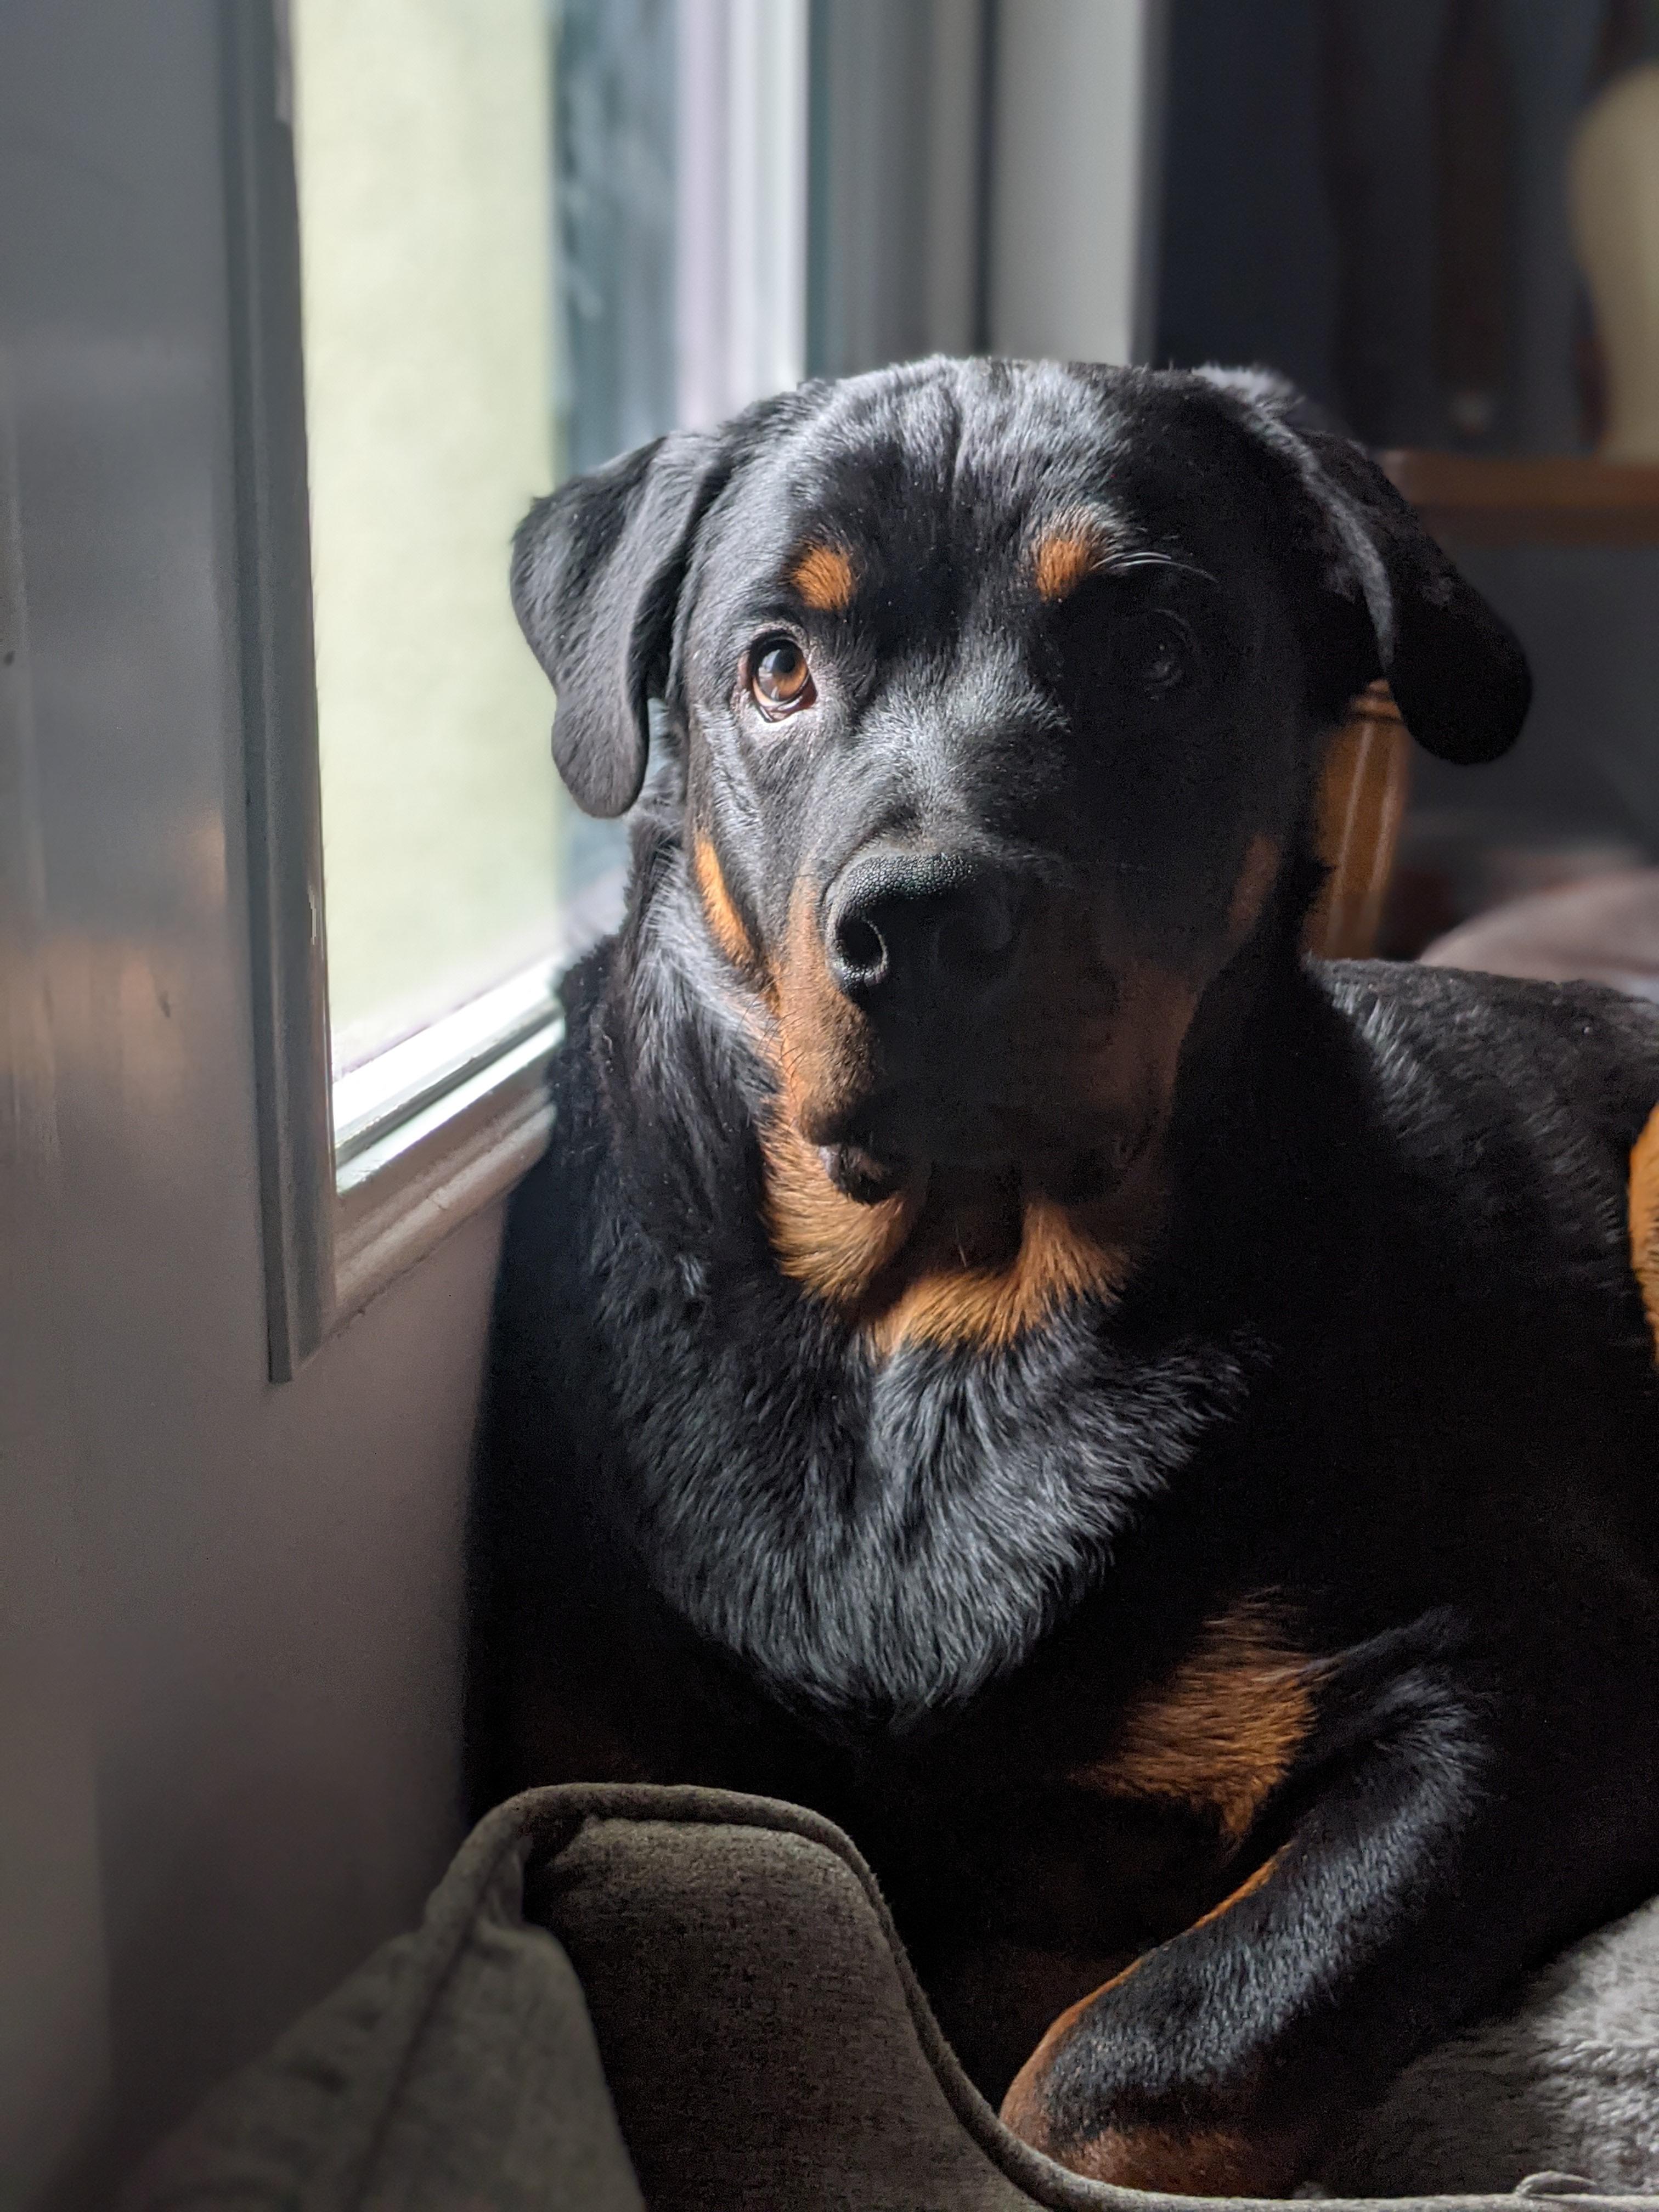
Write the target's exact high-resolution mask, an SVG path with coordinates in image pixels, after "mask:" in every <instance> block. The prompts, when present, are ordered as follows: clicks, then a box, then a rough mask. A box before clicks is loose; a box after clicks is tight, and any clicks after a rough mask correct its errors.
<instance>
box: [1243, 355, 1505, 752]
mask: <svg viewBox="0 0 1659 2212" xmlns="http://www.w3.org/2000/svg"><path fill="white" fill-rule="evenodd" d="M1200 374H1201V375H1202V376H1203V377H1204V379H1205V380H1206V382H1207V383H1209V384H1211V385H1212V386H1214V387H1215V388H1216V389H1217V390H1218V392H1221V393H1223V394H1224V395H1225V398H1226V400H1227V402H1228V404H1229V407H1230V410H1231V411H1232V412H1233V413H1234V414H1235V416H1236V417H1237V419H1239V420H1241V421H1242V422H1243V424H1244V427H1245V428H1247V429H1248V430H1249V432H1250V434H1251V435H1252V436H1254V437H1255V439H1256V441H1258V443H1259V444H1261V446H1263V447H1266V448H1267V451H1268V452H1269V453H1271V454H1272V455H1273V457H1274V459H1276V460H1277V461H1278V462H1279V465H1280V467H1281V469H1282V470H1283V471H1286V472H1288V474H1289V475H1290V476H1291V477H1292V478H1293V479H1294V481H1295V483H1296V484H1297V487H1298V488H1299V491H1300V495H1301V500H1302V502H1303V504H1304V511H1310V513H1311V518H1312V520H1313V522H1314V528H1315V534H1316V538H1317V539H1318V541H1319V542H1318V545H1317V552H1318V555H1319V557H1320V562H1321V566H1322V571H1323V575H1322V586H1323V588H1324V589H1325V590H1326V591H1327V592H1329V593H1331V594H1333V595H1334V598H1335V599H1337V600H1338V601H1340V602H1346V607H1347V608H1348V609H1349V610H1351V611H1352V617H1358V616H1359V615H1360V614H1361V613H1362V611H1363V616H1364V619H1363V621H1358V622H1356V621H1355V620H1353V619H1352V618H1351V619H1349V620H1348V621H1347V622H1346V623H1344V622H1342V621H1341V620H1340V609H1339V610H1337V612H1338V615H1339V619H1338V621H1337V623H1335V625H1334V627H1333V629H1331V630H1330V631H1329V632H1328V635H1330V636H1331V637H1333V638H1334V639H1340V641H1341V644H1340V647H1339V659H1340V663H1341V664H1342V665H1341V666H1340V671H1338V672H1339V677H1340V682H1342V683H1344V684H1346V692H1347V696H1350V697H1351V696H1352V695H1353V693H1354V692H1356V691H1358V690H1360V689H1362V688H1363V686H1364V684H1367V683H1369V682H1370V681H1371V680H1372V679H1373V678H1376V677H1377V676H1386V677H1387V678H1388V679H1389V687H1390V689H1391V690H1393V693H1394V696H1395V704H1396V705H1397V706H1398V707H1399V708H1400V711H1401V714H1402V715H1403V716H1404V717H1405V721H1406V727H1407V729H1408V730H1409V731H1410V732H1411V733H1412V735H1413V737H1414V738H1416V739H1417V740H1418V742H1419V744H1423V745H1425V746H1426V747H1427V748H1428V750H1430V751H1431V753H1437V754H1438V755H1439V756H1440V757H1441V759H1442V760H1449V761H1462V762H1468V763H1474V762H1476V761H1489V760H1496V759H1497V757H1498V755H1499V754H1500V753H1505V752H1507V751H1508V750H1509V749H1510V746H1511V745H1512V744H1514V743H1515V741H1516V738H1517V737H1519V736H1520V734H1521V726H1522V723H1523V722H1524V721H1525V720H1526V718H1527V709H1528V707H1529V706H1530V705H1531V703H1532V675H1531V672H1530V671H1529V670H1528V666H1527V659H1526V655H1525V653H1523V652H1522V649H1521V644H1520V641H1519V640H1518V639H1517V638H1516V635H1515V633H1514V632H1513V631H1512V630H1511V629H1510V627H1509V624H1508V623H1506V622H1504V619H1503V617H1501V616H1500V615H1498V614H1497V613H1496V612H1495V611H1493V609H1492V607H1490V606H1489V605H1487V604H1486V600H1485V599H1482V598H1481V596H1480V592H1477V591H1476V590H1475V589H1474V586H1473V585H1471V584H1468V583H1466V582H1465V581H1464V580H1463V578H1462V576H1461V575H1460V574H1458V572H1457V570H1456V569H1455V568H1454V567H1453V565H1452V563H1451V562H1449V560H1448V559H1447V557H1446V556H1445V555H1444V553H1443V552H1442V551H1441V550H1440V548H1439V546H1438V545H1437V544H1435V542H1434V540H1433V538H1431V537H1430V536H1429V533H1428V532H1427V531H1426V530H1425V529H1424V527H1423V526H1422V524H1421V523H1420V522H1419V520H1418V519H1417V516H1416V515H1415V513H1413V510H1412V508H1411V507H1409V506H1408V505H1407V502H1406V501H1404V500H1403V499H1402V498H1401V495H1400V494H1399V493H1398V492H1397V491H1396V490H1395V488H1394V486H1393V485H1392V484H1391V483H1389V480H1388V478H1387V477H1385V476H1384V475H1383V471H1382V470H1381V469H1379V468H1378V467H1377V466H1376V463H1375V462H1374V461H1372V460H1371V459H1370V456H1369V455H1368V454H1367V453H1365V452H1364V449H1363V448H1362V447H1359V446H1357V445H1355V444H1354V443H1353V441H1352V440H1351V439H1349V438H1346V437H1345V436H1343V435H1340V433H1339V432H1337V431H1336V430H1334V428H1329V427H1328V426H1327V425H1326V423H1325V422H1322V421H1321V419H1320V417H1319V414H1318V410H1316V409H1313V408H1311V407H1310V405H1309V404H1308V403H1307V402H1306V401H1304V399H1303V398H1301V395H1300V394H1299V393H1298V392H1297V391H1296V390H1295V388H1294V386H1291V385H1289V384H1287V383H1285V381H1284V380H1282V379H1280V378H1278V377H1274V376H1272V375H1270V374H1262V373H1261V372H1259V371H1253V370H1245V371H1237V370H1227V369H1205V370H1202V371H1200Z"/></svg>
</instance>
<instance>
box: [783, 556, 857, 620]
mask: <svg viewBox="0 0 1659 2212" xmlns="http://www.w3.org/2000/svg"><path fill="white" fill-rule="evenodd" d="M789 580H790V582H791V583H792V584H793V586H794V587H795V589H796V591H797V592H799V594H800V596H801V599H802V600H803V601H804V602H805V605H807V606H809V607H811V608H812V609H813V610H814V611H816V612H817V613H819V614H829V615H843V614H845V613H846V611H847V610H848V607H850V606H851V605H852V604H853V594H854V592H855V591H856V590H857V588H858V575H857V573H856V571H855V570H854V567H853V556H851V554H850V553H848V552H845V551H843V550H842V547H840V546H839V545H809V546H808V547H807V548H806V550H805V552H803V553H800V554H799V555H797V556H796V558H795V561H794V564H793V567H792V568H790V571H789Z"/></svg>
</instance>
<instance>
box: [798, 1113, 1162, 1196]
mask: <svg viewBox="0 0 1659 2212" xmlns="http://www.w3.org/2000/svg"><path fill="white" fill-rule="evenodd" d="M1165 1119H1166V1114H1165V1109H1164V1102H1163V1101H1161V1100H1158V1101H1146V1102H1144V1103H1141V1104H1139V1106H1138V1107H1136V1108H1134V1109H1125V1110H1123V1111H1121V1112H1118V1113H1115V1114H1112V1115H1098V1114H1097V1115H1089V1116H1087V1117H1086V1118H1085V1117H1083V1116H1077V1117H1073V1118H1070V1119H1069V1120H1068V1121H1060V1120H1059V1119H1057V1118H1056V1117H1054V1115H1049V1114H1045V1113H1040V1112H1038V1111H1036V1110H1035V1109H1032V1108H1031V1107H1030V1106H1029V1105H1025V1104H1020V1103H1010V1104H998V1103H983V1104H981V1105H979V1106H978V1107H977V1108H976V1109H975V1111H974V1112H973V1113H972V1115H949V1114H941V1113H940V1112H939V1110H938V1109H937V1108H934V1109H932V1110H929V1109H927V1106H926V1105H925V1104H922V1103H920V1102H918V1101H915V1100H914V1099H907V1098H906V1097H905V1096H904V1095H903V1094H902V1093H895V1094H890V1095H889V1096H888V1097H885V1098H878V1099H877V1100H874V1101H872V1102H870V1103H868V1104H866V1105H865V1106H863V1107H861V1108H860V1109H849V1110H848V1111H846V1112H844V1113H843V1114H842V1115H836V1117H834V1120H833V1121H830V1122H829V1126H827V1127H826V1126H824V1124H823V1123H822V1122H820V1123H819V1124H818V1126H817V1127H816V1128H814V1129H813V1130H812V1131H811V1132H808V1133H807V1134H808V1136H809V1141H814V1140H816V1143H815V1149H816V1150H817V1156H818V1159H819V1162H820V1164H822V1166H823V1171H824V1174H825V1175H826V1176H828V1178H829V1181H830V1182H831V1183H833V1184H834V1186H835V1187H836V1189H837V1190H839V1191H841V1192H842V1194H844V1195H845V1196H846V1197H848V1198H850V1199H854V1200H857V1201H858V1202H859V1203H860V1204H861V1205H866V1206H873V1205H876V1204H878V1203H879V1202H880V1201H881V1200H884V1199H888V1198H891V1197H893V1196H895V1195H896V1194H897V1193H899V1192H901V1191H905V1190H911V1191H914V1190H915V1189H916V1188H918V1186H919V1185H921V1183H923V1182H927V1181H930V1180H932V1179H934V1178H936V1177H939V1176H944V1177H946V1178H952V1179H954V1178H961V1177H969V1178H972V1179H975V1180H979V1179H985V1180H988V1181H991V1182H1000V1183H1006V1184H1009V1185H1011V1186H1018V1188H1022V1189H1024V1191H1025V1192H1026V1193H1027V1194H1030V1195H1034V1196H1041V1197H1043V1198H1048V1199H1051V1200H1054V1201H1055V1202H1056V1203H1057V1204H1060V1205H1061V1206H1086V1205H1089V1204H1091V1203H1092V1202H1093V1201H1095V1200H1101V1199H1107V1198H1110V1197H1112V1196H1114V1195H1115V1194H1116V1193H1118V1192H1119V1191H1121V1189H1122V1188H1123V1187H1124V1186H1125V1185H1126V1184H1127V1183H1128V1182H1130V1181H1131V1180H1132V1179H1133V1176H1134V1175H1135V1172H1136V1170H1138V1169H1139V1167H1140V1166H1141V1165H1142V1164H1143V1163H1144V1162H1145V1161H1146V1159H1147V1158H1148V1157H1149V1155H1150V1154H1151V1153H1152V1152H1153V1150H1154V1149H1155V1147H1156V1146H1157V1143H1158V1138H1159V1136H1160V1135H1161V1133H1162V1131H1163V1127H1164V1121H1165Z"/></svg>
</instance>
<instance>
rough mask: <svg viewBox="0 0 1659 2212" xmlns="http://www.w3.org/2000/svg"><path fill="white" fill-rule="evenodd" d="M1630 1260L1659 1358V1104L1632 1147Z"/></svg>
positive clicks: (1649, 1330)
mask: <svg viewBox="0 0 1659 2212" xmlns="http://www.w3.org/2000/svg"><path fill="white" fill-rule="evenodd" d="M1630 1263H1631V1266H1632V1268H1633V1269H1634V1270H1635V1273H1636V1279H1637V1282H1638V1284H1639V1285H1640V1286H1641V1291H1642V1309H1643V1311H1644V1313H1645V1314H1646V1315H1647V1317H1648V1332H1649V1334H1650V1335H1651V1337H1652V1338H1653V1341H1654V1346H1655V1351H1656V1357H1659V1106H1656V1107H1655V1109H1654V1110H1653V1112H1652V1113H1651V1114H1650V1115H1649V1116H1648V1118H1647V1122H1646V1124H1645V1126H1644V1128H1643V1131H1642V1133H1641V1135H1640V1136H1639V1137H1638V1139H1636V1142H1635V1144H1634V1145H1633V1146H1632V1148H1631V1156H1630Z"/></svg>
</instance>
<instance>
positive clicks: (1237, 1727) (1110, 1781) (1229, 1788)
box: [1073, 1603, 1314, 1843]
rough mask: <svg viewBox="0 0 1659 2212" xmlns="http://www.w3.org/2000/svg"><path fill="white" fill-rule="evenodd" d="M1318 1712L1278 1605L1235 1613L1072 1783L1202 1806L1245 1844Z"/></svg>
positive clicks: (1233, 1839) (1134, 1711) (1217, 1624)
mask: <svg viewBox="0 0 1659 2212" xmlns="http://www.w3.org/2000/svg"><path fill="white" fill-rule="evenodd" d="M1313 1711H1314V1692H1313V1682H1312V1679H1311V1669H1310V1666H1309V1663H1308V1661H1307V1659H1306V1656H1305V1655H1304V1654H1303V1653H1301V1652H1298V1651H1297V1650H1295V1649H1294V1648H1293V1647H1292V1646H1291V1645H1290V1644H1289V1643H1288V1642H1287V1641H1286V1639H1285V1634H1284V1632H1283V1629H1282V1627H1281V1626H1279V1624H1278V1622H1277V1621H1276V1620H1275V1619H1274V1617H1273V1612H1272V1610H1271V1608H1270V1607H1266V1606H1263V1605H1260V1604H1254V1603H1246V1604H1242V1605H1238V1606H1235V1607H1233V1608H1232V1609H1231V1611H1230V1612H1228V1613H1224V1614H1223V1615H1222V1616H1221V1618H1220V1619H1219V1620H1215V1621H1212V1623H1211V1624H1210V1625H1209V1626H1208V1627H1206V1630H1205V1631H1204V1633H1203V1635H1202V1636H1201V1637H1200V1640H1199V1643H1198V1645H1197V1648H1196V1649H1195V1650H1194V1651H1192V1652H1191V1653H1190V1654H1189V1655H1188V1656H1187V1657H1186V1658H1184V1659H1183V1660H1182V1661H1181V1662H1180V1664H1179V1665H1178V1666H1176V1668H1174V1670H1173V1671H1172V1673H1171V1674H1170V1675H1169V1677H1168V1678H1167V1680H1164V1681H1163V1682H1160V1683H1157V1684H1155V1685H1154V1686H1152V1688H1151V1689H1149V1690H1147V1691H1145V1692H1143V1693H1142V1694H1141V1695H1140V1696H1139V1698H1137V1699H1135V1701H1134V1702H1133V1704H1132V1705H1130V1707H1129V1709H1128V1711H1127V1712H1126V1713H1125V1715H1124V1717H1123V1719H1122V1722H1121V1725H1120V1728H1119V1730H1118V1736H1117V1741H1116V1742H1115V1744H1114V1746H1113V1747H1112V1749H1111V1751H1110V1752H1109V1753H1108V1754H1107V1756H1106V1757H1105V1758H1104V1759H1099V1760H1097V1761H1096V1762H1095V1764H1094V1765H1091V1766H1087V1767H1085V1768H1083V1769H1082V1770H1081V1771H1079V1772H1078V1773H1077V1774H1075V1775H1074V1776H1073V1781H1074V1782H1076V1783H1078V1784H1080V1785H1081V1786H1082V1787H1083V1788H1085V1789H1088V1790H1098V1791H1100V1793H1101V1794H1102V1795H1103V1796H1108V1797H1131V1798H1147V1799H1152V1800H1153V1801H1154V1802H1158V1801H1163V1802H1170V1803H1176V1804H1181V1805H1187V1806H1191V1807H1194V1808H1197V1809H1198V1810H1200V1812H1205V1813H1208V1814H1212V1815H1213V1816H1214V1817H1215V1819H1216V1820H1218V1822H1219V1825H1220V1828H1221V1832H1222V1835H1223V1836H1224V1837H1225V1838H1226V1839H1227V1840H1228V1841H1229V1842H1230V1843H1237V1842H1240V1841H1242V1839H1243V1838H1244V1837H1245V1836H1246V1835H1248V1834H1249V1831H1250V1828H1251V1826H1253V1825H1254V1823H1255V1819H1256V1816H1257V1814H1259V1813H1260V1812H1261V1808H1262V1806H1263V1805H1264V1804H1265V1803H1266V1802H1267V1799H1268V1798H1269V1797H1270V1796H1272V1795H1273V1791H1274V1790H1276V1789H1277V1788H1278V1787H1279V1784H1280V1783H1281V1782H1283V1780H1284V1779H1285V1776H1286V1775H1287V1774H1288V1773H1289V1772H1290V1771H1291V1765H1292V1763H1293V1761H1294V1760H1295V1758H1296V1755H1297V1752H1298V1751H1299V1750H1300V1748H1301V1747H1302V1744H1303V1743H1304V1741H1305V1739H1306V1737H1307V1734H1308V1730H1309V1729H1310V1727H1311V1726H1312V1724H1313Z"/></svg>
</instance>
